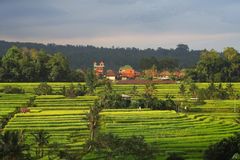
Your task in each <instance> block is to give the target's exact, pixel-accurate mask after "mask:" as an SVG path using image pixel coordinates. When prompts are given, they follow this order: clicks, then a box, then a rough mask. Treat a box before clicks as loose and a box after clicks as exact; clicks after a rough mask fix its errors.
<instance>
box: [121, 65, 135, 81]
mask: <svg viewBox="0 0 240 160" xmlns="http://www.w3.org/2000/svg"><path fill="white" fill-rule="evenodd" d="M119 74H120V77H121V79H122V80H126V79H134V78H135V77H136V71H135V70H134V69H133V68H132V67H131V66H130V65H125V66H123V67H121V68H120V69H119Z"/></svg>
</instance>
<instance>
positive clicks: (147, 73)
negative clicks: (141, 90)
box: [143, 66, 158, 79]
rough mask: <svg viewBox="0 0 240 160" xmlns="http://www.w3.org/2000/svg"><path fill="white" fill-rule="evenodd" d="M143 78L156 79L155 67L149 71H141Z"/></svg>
mask: <svg viewBox="0 0 240 160" xmlns="http://www.w3.org/2000/svg"><path fill="white" fill-rule="evenodd" d="M143 76H144V77H145V78H151V79H155V78H157V77H158V71H157V67H156V66H153V67H152V68H150V69H146V70H144V71H143Z"/></svg>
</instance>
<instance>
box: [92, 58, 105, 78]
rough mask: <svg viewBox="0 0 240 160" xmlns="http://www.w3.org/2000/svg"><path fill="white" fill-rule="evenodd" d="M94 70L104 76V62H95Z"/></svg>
mask: <svg viewBox="0 0 240 160" xmlns="http://www.w3.org/2000/svg"><path fill="white" fill-rule="evenodd" d="M93 67H94V71H95V74H96V75H97V76H103V75H104V67H105V65H104V62H103V61H101V62H100V63H99V64H97V62H94V63H93Z"/></svg>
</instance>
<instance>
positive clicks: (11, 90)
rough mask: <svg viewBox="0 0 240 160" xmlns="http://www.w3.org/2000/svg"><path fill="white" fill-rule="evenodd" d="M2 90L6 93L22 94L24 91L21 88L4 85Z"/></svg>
mask: <svg viewBox="0 0 240 160" xmlns="http://www.w3.org/2000/svg"><path fill="white" fill-rule="evenodd" d="M3 92H4V93H6V94H24V93H25V91H24V89H22V88H18V87H12V86H5V87H4V89H3Z"/></svg>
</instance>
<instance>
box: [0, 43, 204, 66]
mask: <svg viewBox="0 0 240 160" xmlns="http://www.w3.org/2000/svg"><path fill="white" fill-rule="evenodd" d="M13 45H16V46H18V47H20V48H22V47H27V48H35V49H38V50H40V49H43V50H45V51H46V52H48V53H52V54H53V53H56V52H61V53H63V54H64V55H65V56H66V57H67V58H68V59H69V61H70V65H71V67H73V68H82V69H84V68H89V67H91V66H92V63H93V62H94V61H100V60H103V61H104V62H105V65H106V68H107V69H108V68H111V69H114V70H118V68H119V67H120V66H123V65H125V64H129V65H131V66H133V67H134V68H136V69H137V70H140V69H141V68H140V64H139V63H140V60H141V59H143V58H145V57H156V58H158V59H161V58H166V57H169V58H174V59H176V60H177V61H178V64H179V67H180V68H182V67H184V68H185V67H191V66H193V65H194V64H196V62H197V61H198V59H199V56H200V52H201V51H198V50H189V48H188V46H187V45H184V44H179V45H178V46H177V47H176V49H163V48H161V47H159V48H158V49H144V50H141V49H138V48H114V47H112V48H103V47H100V48H99V47H94V46H82V45H75V46H74V45H56V44H47V45H44V44H40V43H22V42H6V41H0V56H2V55H3V54H5V53H6V51H7V49H8V48H10V47H12V46H13Z"/></svg>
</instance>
